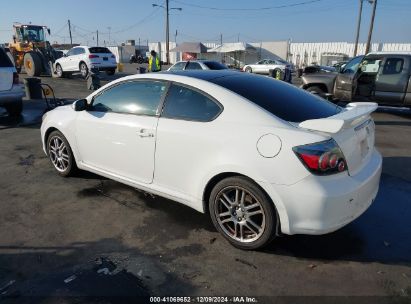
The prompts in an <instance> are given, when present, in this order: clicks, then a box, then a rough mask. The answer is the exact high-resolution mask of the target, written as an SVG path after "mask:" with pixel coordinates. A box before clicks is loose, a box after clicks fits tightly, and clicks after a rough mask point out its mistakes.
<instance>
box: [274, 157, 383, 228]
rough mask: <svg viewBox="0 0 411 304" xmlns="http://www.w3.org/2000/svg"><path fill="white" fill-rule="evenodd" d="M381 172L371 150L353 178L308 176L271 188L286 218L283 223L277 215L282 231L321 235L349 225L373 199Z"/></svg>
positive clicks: (376, 158) (340, 175)
mask: <svg viewBox="0 0 411 304" xmlns="http://www.w3.org/2000/svg"><path fill="white" fill-rule="evenodd" d="M381 169H382V157H381V155H380V154H379V153H378V152H377V151H376V150H375V151H374V152H373V154H372V157H371V159H370V161H369V163H368V164H367V165H366V166H365V167H364V168H363V169H362V170H361V171H360V172H358V173H357V174H356V175H354V176H349V175H348V174H347V173H345V174H337V175H336V176H314V175H310V176H308V177H306V178H305V179H303V180H301V181H300V182H298V183H296V184H294V185H291V186H278V185H272V186H273V190H274V191H275V192H276V193H277V194H278V195H279V196H280V197H281V200H282V203H283V205H284V207H285V213H286V217H287V218H285V219H284V221H283V220H282V219H281V216H280V220H281V222H282V223H281V230H282V232H283V233H286V234H325V233H329V232H333V231H335V230H337V229H339V228H341V227H343V226H345V225H347V224H348V223H350V222H352V221H353V220H355V219H356V218H357V217H359V216H360V215H361V214H362V213H363V212H364V211H365V210H367V209H368V207H369V206H370V205H371V204H372V202H373V201H374V200H375V197H376V196H377V192H378V188H379V182H380V177H381ZM280 215H281V214H280ZM283 222H284V223H283ZM283 224H284V225H283Z"/></svg>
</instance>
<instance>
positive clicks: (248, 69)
mask: <svg viewBox="0 0 411 304" xmlns="http://www.w3.org/2000/svg"><path fill="white" fill-rule="evenodd" d="M245 71H246V72H247V73H252V72H253V69H252V68H251V67H246V68H245Z"/></svg>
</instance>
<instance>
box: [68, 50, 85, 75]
mask: <svg viewBox="0 0 411 304" xmlns="http://www.w3.org/2000/svg"><path fill="white" fill-rule="evenodd" d="M85 52H86V51H85V50H84V48H82V47H76V48H74V49H73V56H71V61H70V71H79V70H80V61H81V60H82V59H83V57H84V54H85Z"/></svg>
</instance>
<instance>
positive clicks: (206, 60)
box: [174, 59, 219, 64]
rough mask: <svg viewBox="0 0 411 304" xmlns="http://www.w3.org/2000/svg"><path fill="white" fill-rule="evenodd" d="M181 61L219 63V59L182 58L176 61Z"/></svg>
mask: <svg viewBox="0 0 411 304" xmlns="http://www.w3.org/2000/svg"><path fill="white" fill-rule="evenodd" d="M179 62H217V63H219V62H218V61H215V60H208V59H193V60H180V61H177V62H176V63H179ZM176 63H174V64H176Z"/></svg>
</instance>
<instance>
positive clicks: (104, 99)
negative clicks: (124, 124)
mask: <svg viewBox="0 0 411 304" xmlns="http://www.w3.org/2000/svg"><path fill="white" fill-rule="evenodd" d="M166 87H167V85H166V83H165V82H161V81H150V80H147V81H130V82H126V83H122V84H119V85H116V86H114V87H112V88H110V89H108V90H106V91H104V92H103V93H101V94H100V95H98V96H96V97H95V98H94V100H93V105H92V107H91V109H90V111H96V112H116V113H128V114H138V115H150V116H154V115H156V114H157V108H158V106H159V104H160V101H161V97H162V96H163V94H164V92H165V90H166Z"/></svg>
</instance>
